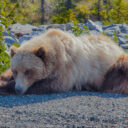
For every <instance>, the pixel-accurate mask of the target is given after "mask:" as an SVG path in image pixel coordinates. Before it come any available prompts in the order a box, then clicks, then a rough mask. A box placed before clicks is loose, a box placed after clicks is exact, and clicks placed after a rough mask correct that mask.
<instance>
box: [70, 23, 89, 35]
mask: <svg viewBox="0 0 128 128" xmlns="http://www.w3.org/2000/svg"><path fill="white" fill-rule="evenodd" d="M71 30H72V33H73V34H74V35H75V36H80V35H81V34H83V33H84V34H90V31H89V29H88V26H83V28H80V27H79V26H78V25H77V23H75V22H74V23H73V25H72V26H71Z"/></svg>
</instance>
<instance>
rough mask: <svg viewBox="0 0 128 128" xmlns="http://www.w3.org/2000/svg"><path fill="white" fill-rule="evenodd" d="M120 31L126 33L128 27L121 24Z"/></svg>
mask: <svg viewBox="0 0 128 128" xmlns="http://www.w3.org/2000/svg"><path fill="white" fill-rule="evenodd" d="M120 29H121V32H122V33H128V26H127V25H126V24H122V25H121V26H120Z"/></svg>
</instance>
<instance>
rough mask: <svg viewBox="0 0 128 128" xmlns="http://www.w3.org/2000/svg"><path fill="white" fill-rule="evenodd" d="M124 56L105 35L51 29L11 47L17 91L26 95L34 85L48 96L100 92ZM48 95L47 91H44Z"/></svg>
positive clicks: (12, 67) (12, 68) (12, 66)
mask: <svg viewBox="0 0 128 128" xmlns="http://www.w3.org/2000/svg"><path fill="white" fill-rule="evenodd" d="M122 54H125V53H124V51H123V50H122V49H121V48H120V47H119V46H117V45H116V44H115V43H114V42H113V41H112V40H111V39H110V38H108V37H105V36H103V35H95V36H94V35H91V36H87V35H82V36H80V37H75V36H74V35H73V34H70V33H68V32H64V31H61V30H56V29H51V30H48V31H47V32H46V33H44V34H42V35H39V36H37V37H34V38H33V39H31V40H29V41H26V42H24V43H23V44H22V45H21V46H20V47H19V48H16V47H14V46H12V47H11V50H10V55H11V58H12V59H11V70H12V73H13V77H14V80H15V83H16V84H15V91H16V93H17V94H24V93H26V92H27V90H28V89H29V88H31V87H32V85H34V83H36V82H38V81H42V80H47V82H46V85H45V87H44V83H45V82H44V83H43V82H41V83H42V85H41V83H40V86H42V88H43V87H44V88H43V89H46V90H49V92H51V93H53V92H55V93H57V92H66V91H72V90H76V91H80V90H82V89H85V90H88V91H92V90H93V89H96V90H100V89H101V86H102V83H103V81H104V75H105V73H106V72H107V71H108V70H109V68H110V67H111V66H112V65H113V64H114V63H116V61H117V60H118V58H119V57H120V56H121V55H122ZM44 92H45V91H44Z"/></svg>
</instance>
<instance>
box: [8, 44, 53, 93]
mask: <svg viewBox="0 0 128 128" xmlns="http://www.w3.org/2000/svg"><path fill="white" fill-rule="evenodd" d="M26 47H27V46H26ZM10 55H11V70H12V72H13V77H14V79H15V83H16V84H15V91H16V92H17V94H24V93H25V92H26V91H27V90H28V88H29V87H30V86H31V85H32V84H33V83H34V82H36V81H38V80H42V79H45V78H46V77H48V75H49V74H51V72H52V66H53V65H52V64H51V63H50V62H48V57H47V56H48V52H47V49H46V48H45V47H43V46H40V47H38V48H34V49H33V50H26V49H25V48H23V49H21V48H20V47H19V48H16V47H14V46H12V47H11V49H10Z"/></svg>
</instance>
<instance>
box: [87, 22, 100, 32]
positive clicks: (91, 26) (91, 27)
mask: <svg viewBox="0 0 128 128" xmlns="http://www.w3.org/2000/svg"><path fill="white" fill-rule="evenodd" d="M85 26H88V28H89V30H95V31H97V32H103V30H102V27H101V26H99V25H97V24H96V23H95V22H93V21H91V20H88V21H87V23H86V24H85Z"/></svg>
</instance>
